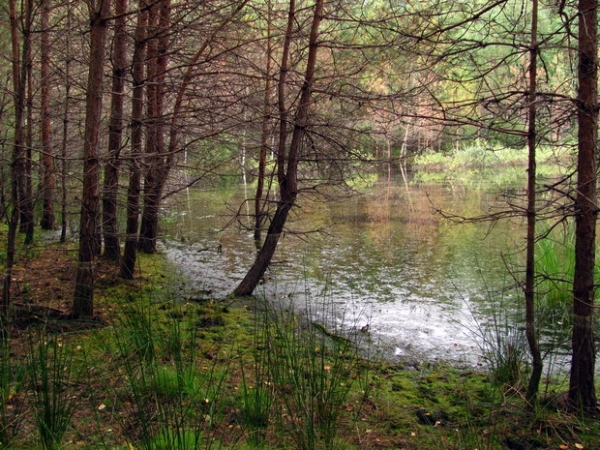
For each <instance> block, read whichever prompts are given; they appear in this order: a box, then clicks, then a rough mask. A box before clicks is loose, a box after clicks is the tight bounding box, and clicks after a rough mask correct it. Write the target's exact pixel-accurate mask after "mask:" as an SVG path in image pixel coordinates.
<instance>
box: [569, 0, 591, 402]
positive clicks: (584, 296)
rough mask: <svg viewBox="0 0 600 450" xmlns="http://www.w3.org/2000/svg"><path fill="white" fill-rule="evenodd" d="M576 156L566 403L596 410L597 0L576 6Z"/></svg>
mask: <svg viewBox="0 0 600 450" xmlns="http://www.w3.org/2000/svg"><path fill="white" fill-rule="evenodd" d="M578 10H579V64H578V68H577V71H578V78H579V94H578V98H577V107H578V108H577V121H578V134H577V138H578V156H577V175H578V176H577V195H576V199H575V275H574V278H573V313H574V316H573V335H572V345H573V359H572V361H571V376H570V382H569V400H570V402H571V404H572V405H573V406H574V407H578V408H584V409H592V408H596V390H595V386H594V368H595V367H594V366H595V361H596V355H595V349H594V314H593V313H594V291H595V286H594V265H595V248H596V218H597V215H598V206H597V204H596V200H597V199H596V194H597V193H596V181H597V180H596V169H597V167H596V151H597V146H598V57H597V55H598V19H597V10H598V0H579V5H578Z"/></svg>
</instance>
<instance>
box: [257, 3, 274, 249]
mask: <svg viewBox="0 0 600 450" xmlns="http://www.w3.org/2000/svg"><path fill="white" fill-rule="evenodd" d="M271 9H272V6H271V2H270V1H268V2H267V53H266V55H265V59H266V71H265V96H264V100H263V110H264V115H263V121H262V128H261V134H260V154H259V156H258V174H257V183H256V197H255V199H254V239H255V240H257V241H260V239H261V237H262V227H263V224H264V222H265V212H264V210H263V201H262V200H263V196H264V187H265V172H266V167H267V150H268V148H269V136H270V135H271V131H270V125H271V65H272V62H271V58H272V57H273V48H272V42H271V41H272V39H271V13H272V11H271Z"/></svg>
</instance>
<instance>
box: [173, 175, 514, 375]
mask: <svg viewBox="0 0 600 450" xmlns="http://www.w3.org/2000/svg"><path fill="white" fill-rule="evenodd" d="M501 194H502V192H501V191H500V190H498V189H497V188H489V189H488V188H484V187H482V186H480V187H479V188H478V189H474V190H467V189H463V188H460V187H456V186H449V185H439V184H438V185H430V186H426V185H416V186H410V187H408V186H407V185H405V184H404V183H403V182H402V181H401V180H398V182H397V183H394V182H392V183H387V182H386V183H381V184H377V185H375V186H374V187H372V188H370V189H369V190H367V191H366V192H365V193H363V194H362V195H360V196H351V197H345V198H341V197H337V198H333V197H332V198H330V199H328V200H327V201H323V199H320V201H318V202H317V201H312V200H304V201H303V202H301V203H300V205H299V208H298V209H297V210H296V214H295V216H294V217H293V218H292V221H291V223H290V224H289V225H288V232H287V233H286V235H285V236H284V237H283V239H282V240H281V242H280V246H279V248H278V250H277V253H276V255H275V260H274V262H273V264H272V266H271V268H270V269H269V271H268V272H267V274H266V275H265V282H264V283H263V284H261V285H260V286H259V288H258V289H257V291H256V294H257V295H264V296H265V297H266V298H268V299H272V301H277V302H283V301H290V299H291V301H294V302H296V303H297V305H300V306H302V305H304V304H306V303H307V302H310V303H312V304H315V303H319V302H322V303H323V302H324V303H334V304H336V305H338V306H339V310H338V313H339V315H340V327H342V328H344V329H345V330H346V331H349V332H350V331H352V330H354V329H360V328H363V327H364V326H365V325H366V324H368V325H369V333H370V336H371V338H372V341H373V343H374V345H375V347H376V348H377V349H378V350H379V351H381V352H382V353H383V354H384V356H386V357H394V356H398V357H404V356H410V357H415V358H419V359H436V358H443V359H450V360H453V361H462V362H465V363H468V364H478V363H480V362H481V352H480V349H481V347H482V346H483V345H484V336H483V335H485V334H486V333H488V332H489V331H490V330H492V329H493V327H490V326H488V325H486V324H490V323H494V321H490V317H491V316H493V315H498V317H500V316H502V317H503V318H502V320H505V319H504V317H505V314H506V311H511V310H513V309H514V308H515V305H516V302H517V297H516V296H515V295H514V294H511V292H507V291H506V289H505V288H506V287H507V286H508V285H510V284H512V283H513V280H512V278H510V277H508V276H507V275H506V274H507V271H506V269H505V266H506V262H507V261H512V262H517V261H519V260H520V258H521V257H522V256H521V254H520V250H521V247H523V245H524V242H523V239H524V235H523V231H522V230H523V227H522V224H521V223H519V220H520V219H515V218H513V219H511V220H505V221H502V222H498V223H495V224H490V223H485V222H481V223H463V224H456V223H454V222H452V221H450V220H448V219H444V218H443V217H442V216H441V215H440V214H438V213H436V210H437V209H443V210H445V211H446V212H449V213H452V214H457V215H463V216H478V215H481V214H484V213H489V212H492V211H497V210H498V209H500V208H506V202H505V201H504V198H503V197H502V195H501ZM243 200H244V191H243V189H242V188H240V189H221V190H211V191H201V190H194V191H191V192H190V193H189V195H188V196H185V195H182V196H181V197H180V198H178V199H176V201H174V202H173V203H172V204H171V205H169V213H168V214H166V215H165V220H164V224H163V225H164V231H165V232H166V234H167V235H168V237H169V239H168V240H167V241H166V248H167V253H168V255H169V256H170V258H171V259H172V260H173V261H174V262H176V263H177V264H178V266H179V267H180V268H181V270H182V272H183V274H184V275H185V276H186V277H187V278H189V279H190V280H191V285H192V289H193V290H195V291H196V292H203V293H210V295H212V296H214V297H222V296H225V295H227V294H229V293H231V292H232V291H233V289H234V287H235V286H236V283H238V282H239V281H240V280H241V279H242V278H243V276H244V275H245V271H246V270H247V269H248V268H249V267H250V265H251V263H252V261H253V259H254V255H255V252H256V248H255V246H254V242H253V239H252V233H251V231H249V229H246V228H244V227H243V226H239V225H237V224H235V223H233V225H232V224H231V223H232V214H233V211H237V209H238V207H239V205H240V204H242V203H243ZM227 224H230V226H226V225H227ZM248 225H250V228H251V221H250V220H249V222H248ZM315 230H319V232H314V231H315ZM297 232H304V233H305V234H296V233H297ZM193 295H196V294H193ZM316 310H318V308H317V309H316ZM342 317H343V319H342ZM342 322H343V324H342ZM496 322H497V321H496Z"/></svg>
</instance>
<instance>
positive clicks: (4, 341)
mask: <svg viewBox="0 0 600 450" xmlns="http://www.w3.org/2000/svg"><path fill="white" fill-rule="evenodd" d="M0 332H1V333H2V336H0V448H10V445H11V441H12V439H13V437H14V436H15V435H16V434H17V431H18V430H19V427H20V425H21V421H22V416H21V414H20V412H21V411H20V408H19V406H18V403H17V404H16V405H15V404H13V402H12V400H13V398H14V397H15V396H16V395H17V394H18V393H20V392H21V390H22V388H23V382H24V378H25V377H24V375H25V373H24V372H25V370H24V367H23V366H22V365H20V364H18V361H15V359H14V358H13V356H12V355H11V339H10V338H9V337H8V336H5V335H4V333H5V332H6V331H5V329H4V323H3V322H2V320H1V319H0Z"/></svg>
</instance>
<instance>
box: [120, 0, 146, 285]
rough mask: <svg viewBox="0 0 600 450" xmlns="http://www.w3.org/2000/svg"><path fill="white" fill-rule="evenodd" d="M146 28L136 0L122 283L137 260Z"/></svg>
mask: <svg viewBox="0 0 600 450" xmlns="http://www.w3.org/2000/svg"><path fill="white" fill-rule="evenodd" d="M147 25H148V10H147V9H146V1H145V0H140V1H139V11H138V17H137V25H136V29H135V43H134V52H133V64H132V75H133V94H132V98H131V151H130V157H129V185H128V187H127V226H126V234H125V248H124V250H123V259H122V262H121V270H120V276H121V277H122V278H126V279H132V278H133V274H134V272H135V262H136V258H137V245H138V228H139V203H140V184H141V174H140V165H139V164H140V162H139V158H140V155H141V153H142V145H143V119H144V60H145V58H146V34H147V30H146V27H147Z"/></svg>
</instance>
